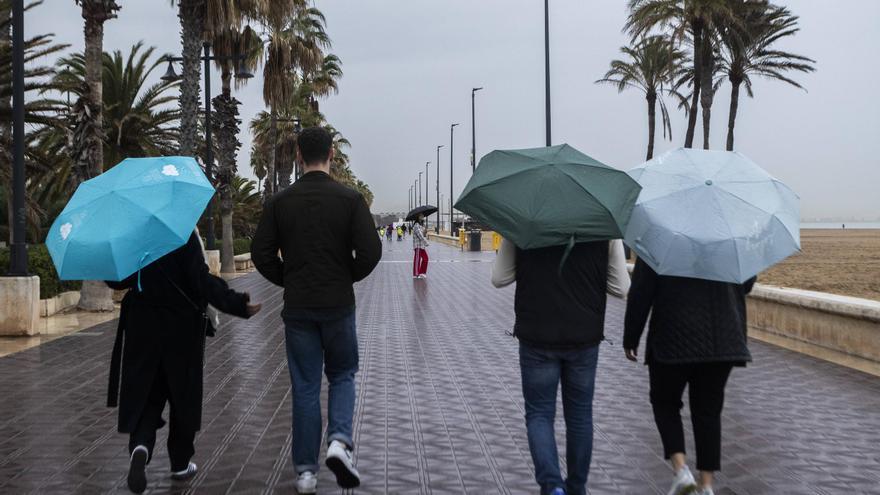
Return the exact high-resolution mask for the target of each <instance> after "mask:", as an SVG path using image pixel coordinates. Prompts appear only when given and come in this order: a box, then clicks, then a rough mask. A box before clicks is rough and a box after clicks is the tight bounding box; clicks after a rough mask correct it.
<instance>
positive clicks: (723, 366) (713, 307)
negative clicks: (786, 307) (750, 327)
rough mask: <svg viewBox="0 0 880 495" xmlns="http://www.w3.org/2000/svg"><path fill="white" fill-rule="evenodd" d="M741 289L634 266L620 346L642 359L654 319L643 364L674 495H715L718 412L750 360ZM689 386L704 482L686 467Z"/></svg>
mask: <svg viewBox="0 0 880 495" xmlns="http://www.w3.org/2000/svg"><path fill="white" fill-rule="evenodd" d="M754 283H755V278H754V277H753V278H751V279H750V280H748V281H746V282H745V283H744V284H731V283H725V282H716V281H711V280H701V279H695V278H686V277H672V276H663V275H658V274H657V273H656V272H655V271H654V270H653V269H652V268H651V267H650V266H648V265H647V264H646V263H645V262H644V261H642V260H641V259H639V260H637V261H636V265H635V270H634V271H633V278H632V285H631V287H630V291H629V296H628V298H627V307H626V316H625V320H624V336H623V348H624V351H625V353H626V357H627V358H628V359H629V360H630V361H636V360H637V358H638V347H639V340H640V339H641V336H642V333H643V331H644V328H645V323H646V322H647V320H648V316H649V314H650V318H651V321H650V325H649V330H648V336H647V339H646V343H645V364H647V365H648V372H649V376H650V387H651V391H650V398H651V406H652V407H653V409H654V420H655V422H656V423H657V429H658V430H659V432H660V439H661V441H662V442H663V451H664V455H665V457H666V458H667V459H669V460H670V461H671V463H672V468H673V471H674V474H673V483H672V488H671V489H670V491H669V493H670V494H678V493H692V492H691V491H692V490H694V489H696V490H697V491H696V492H695V493H697V494H699V495H712V493H713V491H712V481H713V473H714V472H715V471H719V470H720V469H721V410H722V408H723V407H724V388H725V386H726V384H727V379H728V377H729V376H730V372H731V370H732V369H733V367H734V366H745V365H746V363H747V362H749V361H751V360H752V357H751V354H749V349H748V345H747V337H746V328H747V325H746V301H745V298H746V295H747V294H748V293H749V292H751V290H752V286H753V285H754ZM685 387H688V396H689V398H690V409H691V421H692V422H693V429H694V440H695V443H696V450H697V452H696V457H697V469H698V470H699V472H700V473H699V482H697V480H695V479H694V476H693V474H691V471H690V469H689V468H688V465H687V458H686V455H685V444H684V431H683V430H682V424H681V408H682V405H683V404H682V401H681V397H682V394H683V393H684V389H685ZM689 490H691V491H689Z"/></svg>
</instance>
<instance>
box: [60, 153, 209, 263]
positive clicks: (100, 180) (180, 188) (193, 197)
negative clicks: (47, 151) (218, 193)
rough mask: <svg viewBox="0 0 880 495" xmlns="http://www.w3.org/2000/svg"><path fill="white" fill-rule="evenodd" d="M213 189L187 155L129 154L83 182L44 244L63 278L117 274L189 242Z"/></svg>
mask: <svg viewBox="0 0 880 495" xmlns="http://www.w3.org/2000/svg"><path fill="white" fill-rule="evenodd" d="M213 195H214V188H213V187H212V186H211V183H210V182H208V179H207V178H206V177H205V174H204V173H202V169H201V168H200V167H199V165H198V163H196V161H195V160H194V159H192V158H189V157H180V156H174V157H157V158H128V159H126V160H124V161H122V162H121V163H119V164H118V165H116V166H115V167H113V168H111V169H110V170H108V171H107V172H105V173H103V174H101V175H99V176H98V177H95V178H94V179H91V180H87V181H85V182H83V183H82V184H80V186H79V187H78V188H77V190H76V192H75V193H74V194H73V197H72V198H70V201H69V202H68V203H67V206H65V207H64V210H63V211H62V212H61V214H60V215H58V218H56V219H55V222H53V223H52V227H51V229H49V235H48V236H46V246H47V247H48V249H49V254H50V255H51V256H52V261H53V262H54V263H55V268H56V269H57V271H58V275H59V277H60V278H61V279H62V280H122V279H124V278H126V277H128V276H129V275H131V274H133V273H135V272H137V271H138V270H140V269H141V268H143V267H144V266H146V265H148V264H150V263H152V262H153V261H156V260H157V259H159V258H161V257H162V256H164V255H166V254H168V253H170V252H171V251H173V250H175V249H177V248H179V247H180V246H183V245H184V244H186V242H187V240H188V239H189V237H190V235H191V234H192V232H193V229H194V228H195V225H196V222H197V221H198V219H199V217H200V216H201V214H202V212H203V211H204V210H205V207H206V206H207V204H208V201H210V199H211V197H212V196H213Z"/></svg>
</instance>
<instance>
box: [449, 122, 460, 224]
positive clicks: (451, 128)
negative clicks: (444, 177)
mask: <svg viewBox="0 0 880 495" xmlns="http://www.w3.org/2000/svg"><path fill="white" fill-rule="evenodd" d="M457 125H458V124H451V125H450V126H449V233H450V234H452V228H453V226H452V220H453V217H452V201H453V197H454V196H455V194H454V193H453V192H452V191H453V185H454V182H453V171H452V168H453V167H452V164H453V158H452V151H453V148H454V147H455V142H454V141H455V126H457Z"/></svg>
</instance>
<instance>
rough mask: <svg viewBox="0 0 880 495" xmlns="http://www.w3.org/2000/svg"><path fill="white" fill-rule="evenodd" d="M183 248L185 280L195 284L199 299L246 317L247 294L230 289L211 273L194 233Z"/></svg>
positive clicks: (227, 311) (231, 313) (224, 310)
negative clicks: (184, 250) (184, 251)
mask: <svg viewBox="0 0 880 495" xmlns="http://www.w3.org/2000/svg"><path fill="white" fill-rule="evenodd" d="M185 249H186V253H185V258H184V259H185V260H186V270H187V280H189V281H190V284H193V285H194V286H195V287H193V288H194V289H195V290H196V291H197V293H198V294H199V295H200V299H201V300H202V301H204V303H207V304H210V305H211V306H214V307H215V308H217V309H218V310H220V311H222V312H224V313H227V314H230V315H234V316H238V317H241V318H247V317H248V316H247V296H246V295H244V294H242V293H240V292H236V291H234V290H232V289H230V288H229V284H227V283H226V281H225V280H223V279H222V278H220V277H218V276H216V275H213V274H211V271H210V270H209V269H208V264H207V263H205V256H204V255H203V254H202V245H201V243H200V242H199V239H198V237H196V235H195V234H193V235H192V236H190V239H189V242H187V244H186V248H185Z"/></svg>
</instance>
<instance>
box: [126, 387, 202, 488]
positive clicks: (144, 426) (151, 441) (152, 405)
mask: <svg viewBox="0 0 880 495" xmlns="http://www.w3.org/2000/svg"><path fill="white" fill-rule="evenodd" d="M169 401H170V395H169V393H168V382H167V379H166V377H165V374H164V373H163V372H162V371H161V370H160V371H159V373H158V374H157V375H156V379H155V380H154V381H153V386H152V388H151V389H150V395H149V397H148V398H147V404H146V405H145V406H144V410H143V412H142V413H141V418H140V420H138V424H137V428H135V431H133V432H131V434H130V435H129V438H128V452H129V454H130V453H131V452H132V451H133V450H134V449H135V447H137V446H138V445H143V446H144V447H146V448H147V450H148V451H149V459H152V458H153V448H154V447H155V446H156V430H158V429H159V428H162V426H163V425H164V424H165V421H164V420H163V419H162V410H163V409H165V403H166V402H169ZM175 413H176V409H175V404H173V403H172V404H171V413H170V414H169V418H170V425H169V427H168V430H169V431H168V457H169V459H170V460H171V471H183V470H184V469H186V467H187V466H188V465H189V460H190V459H192V456H193V454H195V452H196V451H195V446H194V445H193V442H194V441H195V438H196V432H194V431H190V430H181V429H180V427H179V426H178V425H177V422H176V421H175V417H176V414H175Z"/></svg>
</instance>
